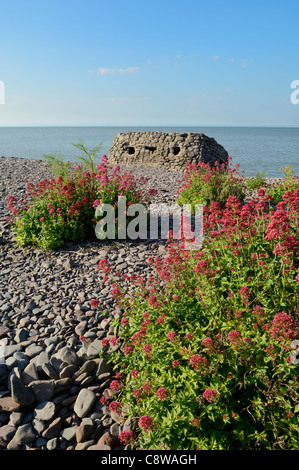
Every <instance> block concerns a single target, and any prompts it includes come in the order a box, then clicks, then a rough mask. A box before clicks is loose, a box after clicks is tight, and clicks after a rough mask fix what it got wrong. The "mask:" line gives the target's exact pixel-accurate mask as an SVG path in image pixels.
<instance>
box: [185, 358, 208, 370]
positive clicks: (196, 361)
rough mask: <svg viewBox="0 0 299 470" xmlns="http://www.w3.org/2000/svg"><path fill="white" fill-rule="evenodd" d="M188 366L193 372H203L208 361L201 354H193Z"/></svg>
mask: <svg viewBox="0 0 299 470" xmlns="http://www.w3.org/2000/svg"><path fill="white" fill-rule="evenodd" d="M189 362H190V365H191V367H193V369H194V370H196V371H200V370H201V371H202V370H203V371H204V370H206V369H207V367H208V360H207V358H206V357H204V356H202V355H201V354H194V355H193V356H192V357H191V358H190V361H189Z"/></svg>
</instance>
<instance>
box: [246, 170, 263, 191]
mask: <svg viewBox="0 0 299 470" xmlns="http://www.w3.org/2000/svg"><path fill="white" fill-rule="evenodd" d="M264 184H265V172H264V171H263V172H262V173H260V172H258V173H257V174H256V176H255V177H254V178H247V179H246V187H247V188H248V189H260V188H262V187H263V186H264Z"/></svg>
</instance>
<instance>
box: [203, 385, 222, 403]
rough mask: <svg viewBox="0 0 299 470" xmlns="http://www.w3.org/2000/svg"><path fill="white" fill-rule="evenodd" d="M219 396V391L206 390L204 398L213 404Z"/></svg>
mask: <svg viewBox="0 0 299 470" xmlns="http://www.w3.org/2000/svg"><path fill="white" fill-rule="evenodd" d="M217 395H218V392H217V390H214V389H212V388H206V389H205V391H204V392H203V394H202V396H203V398H204V399H205V400H207V401H208V402H209V403H213V401H215V398H216V397H217Z"/></svg>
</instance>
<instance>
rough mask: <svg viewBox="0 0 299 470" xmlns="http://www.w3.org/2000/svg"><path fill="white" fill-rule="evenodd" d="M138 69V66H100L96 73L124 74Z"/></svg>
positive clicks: (135, 71)
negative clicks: (107, 67) (114, 67)
mask: <svg viewBox="0 0 299 470" xmlns="http://www.w3.org/2000/svg"><path fill="white" fill-rule="evenodd" d="M138 71H139V67H127V68H125V69H105V68H103V67H100V68H99V69H98V70H97V71H96V73H97V74H98V75H109V74H110V75H115V74H120V75H124V74H126V73H137V72H138Z"/></svg>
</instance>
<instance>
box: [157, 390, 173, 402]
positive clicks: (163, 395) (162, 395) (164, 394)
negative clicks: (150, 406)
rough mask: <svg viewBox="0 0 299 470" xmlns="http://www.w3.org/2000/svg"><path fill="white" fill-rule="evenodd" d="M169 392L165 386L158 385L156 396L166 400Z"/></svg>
mask: <svg viewBox="0 0 299 470" xmlns="http://www.w3.org/2000/svg"><path fill="white" fill-rule="evenodd" d="M169 395H170V392H169V391H168V390H167V389H166V388H165V387H160V388H158V390H157V397H158V398H159V400H161V401H163V400H167V398H169Z"/></svg>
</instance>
